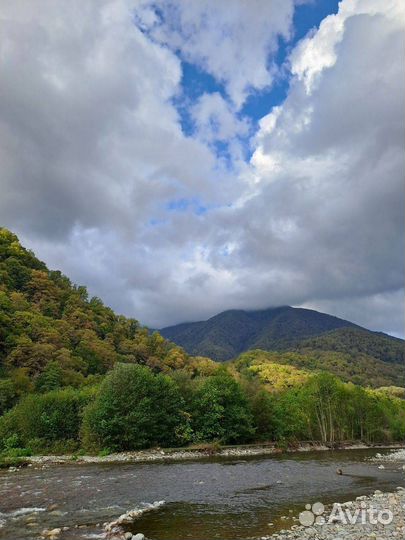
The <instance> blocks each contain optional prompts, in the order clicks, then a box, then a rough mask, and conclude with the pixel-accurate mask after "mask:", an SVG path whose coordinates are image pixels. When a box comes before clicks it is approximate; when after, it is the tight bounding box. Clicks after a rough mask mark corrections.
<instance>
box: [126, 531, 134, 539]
mask: <svg viewBox="0 0 405 540" xmlns="http://www.w3.org/2000/svg"><path fill="white" fill-rule="evenodd" d="M124 538H125V540H132V538H133V536H132V533H130V532H126V533H125V534H124Z"/></svg>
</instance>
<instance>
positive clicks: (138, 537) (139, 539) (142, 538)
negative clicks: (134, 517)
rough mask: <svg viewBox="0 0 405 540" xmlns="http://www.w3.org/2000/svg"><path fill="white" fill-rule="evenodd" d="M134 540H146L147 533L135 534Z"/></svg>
mask: <svg viewBox="0 0 405 540" xmlns="http://www.w3.org/2000/svg"><path fill="white" fill-rule="evenodd" d="M132 540H145V535H144V534H142V533H137V534H134V536H133V537H132Z"/></svg>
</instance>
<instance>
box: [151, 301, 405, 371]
mask: <svg viewBox="0 0 405 540" xmlns="http://www.w3.org/2000/svg"><path fill="white" fill-rule="evenodd" d="M160 333H161V334H162V335H163V336H164V337H166V338H167V339H170V340H171V341H173V342H174V343H176V344H177V345H179V346H181V347H183V348H184V349H185V350H186V351H187V352H188V353H189V354H199V355H204V356H210V357H211V358H213V359H215V360H218V361H225V360H229V359H231V358H235V357H237V356H238V355H239V354H241V353H243V352H245V351H248V350H252V349H262V350H265V351H272V350H273V351H282V350H291V349H296V348H299V349H301V348H308V349H311V350H322V351H327V350H331V351H338V352H342V353H348V354H352V353H354V352H358V353H362V354H366V355H367V356H370V357H373V358H376V359H379V360H383V361H387V362H394V363H403V362H404V348H403V341H402V340H399V339H396V338H393V337H391V336H387V335H385V334H381V333H376V332H370V331H369V330H366V329H364V328H361V327H359V326H357V325H355V324H353V323H351V322H349V321H345V320H343V319H339V318H337V317H333V316H331V315H327V314H324V313H319V312H317V311H313V310H309V309H301V308H292V307H289V306H283V307H279V308H272V309H266V310H261V311H242V310H232V311H225V312H223V313H220V314H219V315H216V316H215V317H212V318H211V319H209V320H207V321H202V322H195V323H189V324H187V323H186V324H179V325H176V326H171V327H167V328H163V329H161V330H160Z"/></svg>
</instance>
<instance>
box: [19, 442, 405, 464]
mask: <svg viewBox="0 0 405 540" xmlns="http://www.w3.org/2000/svg"><path fill="white" fill-rule="evenodd" d="M363 449H364V450H365V449H404V446H403V445H399V444H393V445H366V444H364V443H354V444H352V443H350V444H341V445H339V446H335V447H331V446H327V445H323V444H320V443H301V444H299V445H295V446H294V447H287V448H280V447H279V446H276V445H275V444H257V445H238V446H222V447H221V446H219V447H217V446H215V445H206V446H201V447H190V448H175V449H160V448H158V449H150V450H139V451H133V452H119V453H114V454H109V455H106V456H92V455H80V456H79V455H60V456H58V455H42V456H29V457H24V458H23V460H24V463H25V464H33V465H35V464H36V465H38V464H53V463H54V464H62V463H120V462H131V463H143V462H164V461H187V460H198V459H207V458H209V457H212V456H216V457H236V458H244V457H254V456H266V455H276V454H281V453H285V452H286V453H298V452H313V451H328V450H363Z"/></svg>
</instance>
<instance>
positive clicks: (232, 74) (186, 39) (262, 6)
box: [144, 0, 294, 107]
mask: <svg viewBox="0 0 405 540" xmlns="http://www.w3.org/2000/svg"><path fill="white" fill-rule="evenodd" d="M152 6H153V7H155V9H156V8H157V11H158V13H159V17H156V18H152V17H151V16H150V15H149V17H148V22H149V24H147V23H145V21H144V25H145V26H146V27H147V28H148V29H149V31H150V32H151V34H152V36H153V38H154V39H156V40H158V41H159V42H160V43H165V44H167V45H168V46H169V47H170V48H171V49H173V50H179V51H180V54H181V56H182V57H183V58H184V59H185V60H187V61H189V62H192V63H195V64H197V65H198V66H200V67H201V68H202V69H204V70H205V71H207V72H208V73H210V74H212V75H213V76H214V77H215V78H216V79H217V80H218V81H221V82H222V83H224V85H225V87H226V89H227V91H228V94H229V96H230V97H231V99H232V101H233V103H234V104H235V105H236V106H237V107H240V106H241V105H242V104H243V102H244V100H245V98H246V96H247V95H248V92H249V91H250V90H252V89H255V90H262V89H263V88H266V87H267V86H270V85H271V84H272V82H273V79H274V76H275V74H276V72H277V66H276V64H275V63H274V62H269V57H270V58H271V56H270V55H271V53H275V52H276V51H277V47H278V39H279V38H280V37H283V38H284V39H286V40H287V39H288V38H289V37H290V35H291V32H292V17H293V14H294V0H227V1H226V2H218V1H216V0H198V2H189V1H187V0H158V1H157V2H153V4H152ZM151 22H152V24H151Z"/></svg>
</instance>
